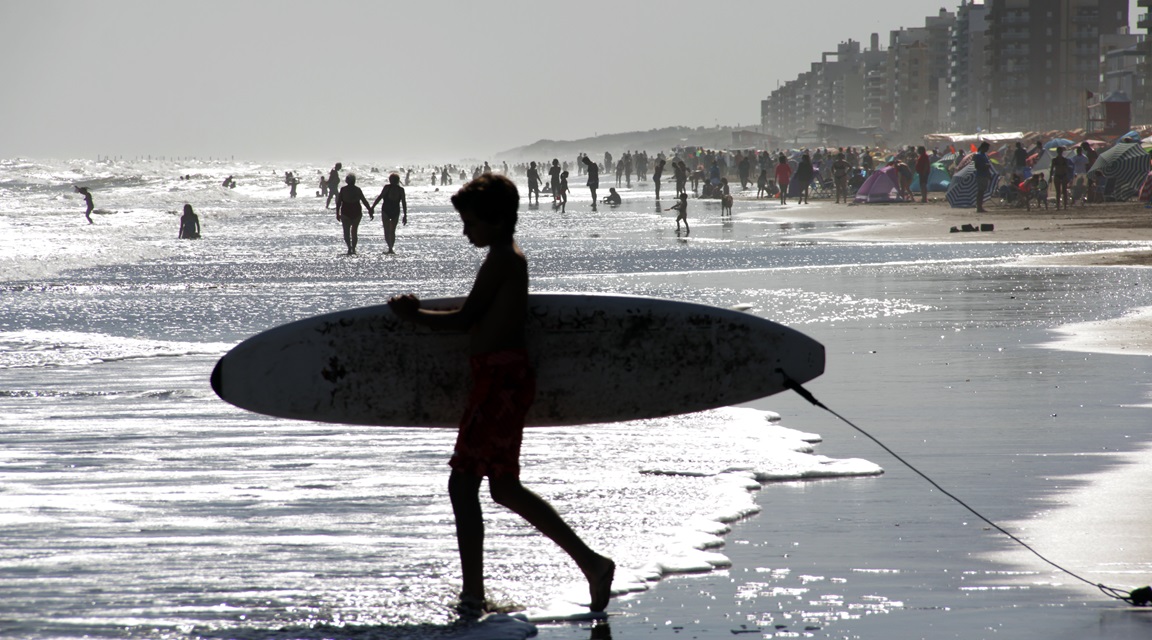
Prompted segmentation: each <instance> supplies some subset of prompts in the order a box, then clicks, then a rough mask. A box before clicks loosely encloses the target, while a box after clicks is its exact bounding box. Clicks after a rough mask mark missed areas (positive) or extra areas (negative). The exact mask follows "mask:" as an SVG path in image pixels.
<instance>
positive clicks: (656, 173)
mask: <svg viewBox="0 0 1152 640" xmlns="http://www.w3.org/2000/svg"><path fill="white" fill-rule="evenodd" d="M663 175H664V158H660V159H658V160H656V167H655V168H654V169H653V171H652V182H653V183H654V184H655V185H656V200H657V201H659V200H660V177H661V176H663Z"/></svg>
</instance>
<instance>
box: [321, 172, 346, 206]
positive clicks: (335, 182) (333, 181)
mask: <svg viewBox="0 0 1152 640" xmlns="http://www.w3.org/2000/svg"><path fill="white" fill-rule="evenodd" d="M343 168H344V165H342V164H340V163H339V162H337V163H336V166H334V167H332V170H331V171H329V172H328V200H326V201H325V202H324V208H325V209H327V208H328V207H329V206H331V205H332V198H335V197H336V195H337V194H338V193H339V192H340V170H341V169H343ZM336 209H337V210H339V209H340V202H339V201H337V202H336Z"/></svg>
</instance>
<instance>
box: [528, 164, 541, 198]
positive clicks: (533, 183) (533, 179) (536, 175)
mask: <svg viewBox="0 0 1152 640" xmlns="http://www.w3.org/2000/svg"><path fill="white" fill-rule="evenodd" d="M532 194H536V204H537V205H539V204H540V170H539V169H537V168H536V163H535V162H532V163H531V164H529V165H528V204H529V205H531V204H532Z"/></svg>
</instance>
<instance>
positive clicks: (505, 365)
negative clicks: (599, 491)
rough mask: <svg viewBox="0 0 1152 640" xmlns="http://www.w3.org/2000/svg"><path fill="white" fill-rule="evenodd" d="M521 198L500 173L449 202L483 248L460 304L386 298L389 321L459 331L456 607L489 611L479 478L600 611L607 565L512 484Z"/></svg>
mask: <svg viewBox="0 0 1152 640" xmlns="http://www.w3.org/2000/svg"><path fill="white" fill-rule="evenodd" d="M519 205H520V194H519V193H518V192H517V190H516V185H514V184H513V183H512V181H511V180H509V179H508V178H505V177H504V176H502V175H497V174H490V173H488V174H482V175H481V176H480V177H478V178H476V179H474V180H472V181H471V182H469V183H468V184H466V185H464V186H463V187H462V188H461V189H460V191H458V192H457V193H456V195H454V196H452V206H453V207H455V208H456V211H457V212H459V214H460V220H461V221H462V222H463V224H464V235H465V236H467V238H468V240H469V241H470V242H471V243H472V244H473V245H475V246H477V247H481V248H483V247H487V248H488V256H487V257H486V258H485V259H484V263H483V264H481V265H480V270H479V271H478V272H477V274H476V280H475V282H474V283H473V285H472V291H471V292H469V294H468V297H467V299H465V301H464V305H463V306H462V307H460V308H459V309H454V310H450V311H439V310H432V309H421V308H420V300H419V299H418V298H417V297H416V296H414V295H411V294H408V295H402V296H396V297H393V298H392V299H391V300H389V301H388V306H389V307H391V308H392V310H393V312H395V313H396V315H397V316H399V317H401V318H403V319H405V320H409V321H411V322H416V323H418V324H422V325H425V326H428V327H430V328H432V329H450V330H467V331H469V332H470V334H471V345H470V352H471V354H472V356H471V368H472V378H473V387H472V392H471V394H470V396H469V398H468V405H467V408H466V409H465V411H464V416H463V418H461V420H460V431H459V433H458V435H457V437H456V446H455V451H454V453H453V455H452V459H451V460H449V462H448V464H449V465H450V466H451V467H452V473H451V475H450V476H449V478H448V495H449V497H450V498H451V500H452V511H453V513H454V514H455V516H456V540H457V543H458V545H459V547H460V568H461V573H462V574H463V589H462V590H461V592H460V603H459V605H458V607H457V610H458V611H459V612H460V613H461V614H462V615H467V616H479V615H481V614H482V613H484V612H485V611H488V610H489V605H488V602H487V601H486V600H485V596H484V518H483V514H482V513H481V510H480V496H479V493H480V484H481V481H482V480H483V478H484V476H488V489H489V491H490V492H491V494H492V499H493V500H494V501H495V502H496V503H497V504H500V505H502V506H504V507H507V508H509V509H511V510H512V511H514V512H516V513H517V514H519V515H520V516H521V517H522V518H524V519H525V520H527V521H528V522H529V523H531V524H532V525H533V526H535V527H536V528H537V529H538V530H539V531H540V532H541V533H543V534H544V535H545V536H547V537H548V538H549V539H551V540H552V541H553V542H555V543H556V544H558V545H560V547H561V548H562V549H563V550H564V551H565V552H567V553H568V555H569V556H571V558H572V559H573V560H574V561H575V562H576V564H577V566H579V567H580V570H581V571H582V572H583V573H584V576H585V578H587V580H588V591H589V595H590V602H589V608H591V610H592V611H597V612H599V611H603V610H604V609H605V608H606V607H607V606H608V600H609V598H610V597H611V595H612V578H613V574H614V573H615V569H616V564H615V563H614V562H612V560H610V559H608V558H606V557H604V556H602V555H600V554H598V553H596V552H595V551H593V550H592V549H591V548H589V547H588V546H587V545H586V544H584V542H583V541H582V540H581V539H580V537H579V536H577V535H576V533H575V532H574V531H573V530H572V529H571V528H570V527H569V526H568V524H567V523H566V522H564V520H563V519H562V518H561V517H560V515H559V514H558V513H556V511H555V509H553V508H552V506H551V505H549V504H548V503H547V502H546V501H544V499H543V498H541V497H540V496H538V495H536V494H535V493H533V492H532V491H530V490H528V489H527V488H525V487H524V485H522V484H520V442H521V437H522V436H523V431H524V417H525V415H526V414H527V413H528V408H529V406H530V405H531V404H532V400H533V399H534V397H535V393H536V378H535V372H534V371H533V370H532V366H531V363H530V361H529V358H528V353H527V351H526V350H525V340H524V320H525V317H526V315H527V312H528V260H527V259H526V258H525V257H524V252H523V251H521V250H520V247H519V245H517V244H516V241H515V239H514V238H513V235H514V233H515V230H516V220H517V213H516V210H517V209H518V208H519Z"/></svg>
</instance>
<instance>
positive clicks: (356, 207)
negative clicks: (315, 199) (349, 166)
mask: <svg viewBox="0 0 1152 640" xmlns="http://www.w3.org/2000/svg"><path fill="white" fill-rule="evenodd" d="M336 167H337V168H339V167H340V164H339V163H337V164H336ZM332 171H333V172H335V171H336V169H333V170H332ZM344 182H347V183H348V185H347V186H345V187H344V188H343V189H341V190H340V195H338V196H337V197H336V219H337V220H339V221H340V222H342V223H343V224H344V244H346V245H348V255H350V256H351V255H356V242H357V241H358V240H359V237H358V234H359V231H360V218H362V217H364V210H363V209H361V208H360V203H364V208H365V209H368V219H369V220H373V219H375V216H373V215H372V205H370V204H368V199H367V198H365V197H364V192H363V191H361V190H360V187H357V186H356V176H354V175H352V174H351V173H349V174H348V177H346V178H344ZM329 195H331V192H329Z"/></svg>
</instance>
